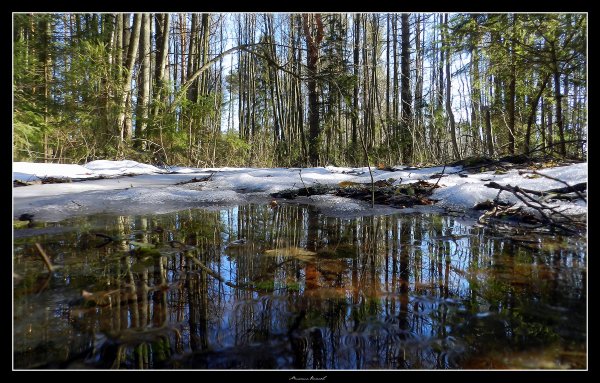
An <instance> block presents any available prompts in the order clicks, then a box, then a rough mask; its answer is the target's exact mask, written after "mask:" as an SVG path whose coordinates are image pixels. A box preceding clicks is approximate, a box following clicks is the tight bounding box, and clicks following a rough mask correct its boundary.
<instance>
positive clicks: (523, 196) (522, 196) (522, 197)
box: [479, 182, 577, 234]
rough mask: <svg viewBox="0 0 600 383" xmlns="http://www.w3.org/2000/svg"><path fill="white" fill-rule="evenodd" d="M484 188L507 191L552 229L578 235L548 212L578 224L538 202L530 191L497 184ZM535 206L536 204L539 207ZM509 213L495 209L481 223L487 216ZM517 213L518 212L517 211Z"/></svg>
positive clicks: (553, 208)
mask: <svg viewBox="0 0 600 383" xmlns="http://www.w3.org/2000/svg"><path fill="white" fill-rule="evenodd" d="M484 186H487V187H489V188H493V189H499V190H500V191H501V192H502V191H507V192H510V193H512V194H513V195H514V196H515V197H516V198H517V199H518V200H519V201H521V202H523V204H525V206H527V207H530V208H532V209H534V210H535V211H537V212H538V213H539V214H540V216H541V217H542V222H544V223H546V224H548V225H550V226H551V227H552V228H558V229H561V230H563V231H565V232H567V233H571V234H575V233H577V230H574V229H571V228H569V227H567V226H565V225H563V224H561V223H559V222H557V221H556V219H554V218H552V217H550V216H549V215H548V214H547V213H546V211H550V212H551V213H550V215H558V216H560V217H562V218H563V219H564V220H566V221H567V223H569V224H571V225H573V226H576V222H575V221H574V220H573V219H572V218H570V217H568V216H566V215H564V214H562V212H561V211H558V210H556V208H555V207H552V206H548V205H545V204H543V203H542V202H540V201H538V200H536V199H535V198H533V197H532V196H531V195H530V194H529V193H528V191H527V190H526V189H522V188H520V187H518V186H511V185H504V186H503V185H500V184H498V183H496V182H490V183H488V184H485V185H484ZM539 193H541V192H538V191H535V193H531V194H535V195H540V194H539ZM542 195H543V194H542ZM534 204H536V205H537V206H536V205H534ZM507 212H508V210H507V209H505V210H498V208H497V207H494V209H493V210H490V211H488V212H487V213H485V214H484V215H482V216H481V217H480V219H479V221H480V222H481V221H482V218H484V217H486V216H495V215H498V213H507ZM515 212H516V210H515Z"/></svg>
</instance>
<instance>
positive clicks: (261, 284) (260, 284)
mask: <svg viewBox="0 0 600 383" xmlns="http://www.w3.org/2000/svg"><path fill="white" fill-rule="evenodd" d="M254 288H256V289H258V290H264V291H273V290H275V281H257V282H254Z"/></svg>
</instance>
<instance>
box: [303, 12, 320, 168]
mask: <svg viewBox="0 0 600 383" xmlns="http://www.w3.org/2000/svg"><path fill="white" fill-rule="evenodd" d="M302 21H303V23H302V26H303V30H304V36H305V38H306V48H307V50H308V54H307V56H306V69H307V72H308V73H307V74H308V80H307V88H308V125H309V142H308V145H309V146H308V147H309V149H308V152H309V161H310V164H311V165H312V166H318V165H319V143H320V140H319V135H320V133H321V127H320V125H319V122H320V121H319V95H318V93H317V75H318V63H319V45H320V44H321V41H322V40H323V22H322V21H321V15H320V14H318V13H317V14H315V15H308V14H303V15H302Z"/></svg>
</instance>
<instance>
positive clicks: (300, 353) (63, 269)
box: [13, 205, 587, 369]
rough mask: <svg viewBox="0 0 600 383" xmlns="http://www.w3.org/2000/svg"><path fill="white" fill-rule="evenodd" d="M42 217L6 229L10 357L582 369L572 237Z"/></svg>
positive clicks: (72, 361)
mask: <svg viewBox="0 0 600 383" xmlns="http://www.w3.org/2000/svg"><path fill="white" fill-rule="evenodd" d="M45 226H46V227H44V228H32V229H23V230H17V231H15V239H14V273H16V279H15V282H14V332H13V333H14V338H13V344H14V367H15V368H18V369H21V368H99V369H100V368H102V369H104V368H120V369H161V368H187V369H232V368H233V369H282V368H285V369H500V368H511V369H539V368H553V369H563V368H577V369H580V368H586V367H587V364H586V363H587V362H586V360H587V357H586V355H587V354H586V258H587V254H586V243H585V239H578V240H576V239H573V238H559V237H551V236H544V237H541V236H540V237H536V236H532V235H524V236H516V237H515V238H514V239H513V240H510V239H507V238H506V237H505V236H503V235H500V234H497V233H491V232H489V229H483V228H478V227H469V226H465V225H463V224H461V223H459V222H457V221H456V220H455V218H453V217H444V216H440V215H436V214H418V215H417V214H415V215H392V216H379V217H363V218H357V219H340V218H331V217H326V216H323V215H321V214H320V213H319V212H318V211H316V210H314V208H310V207H305V206H294V205H282V206H279V207H277V208H275V209H271V208H270V207H267V206H258V205H247V206H240V207H236V208H232V209H227V210H221V211H204V210H186V211H181V212H177V213H172V214H165V215H145V216H92V217H87V218H85V219H81V218H80V219H76V220H71V221H65V222H61V223H57V224H46V225H45ZM97 234H102V235H103V236H98V235H97ZM106 236H108V237H111V238H107V237H106ZM234 241H237V242H234ZM36 242H38V243H39V244H40V245H41V247H42V248H43V249H44V250H45V252H46V253H47V254H48V256H49V257H50V258H51V260H52V263H53V264H54V265H55V266H57V268H56V270H55V271H54V273H53V274H52V275H50V274H49V273H48V272H47V270H46V268H45V265H44V263H43V262H42V259H41V257H40V256H39V254H38V250H37V249H36V247H35V243H36ZM144 243H147V244H153V245H154V248H147V247H146V246H145V245H142V244H144ZM206 268H208V269H209V270H208V271H209V272H207V269H206ZM219 279H221V280H219Z"/></svg>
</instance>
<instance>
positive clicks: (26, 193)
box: [13, 161, 588, 220]
mask: <svg viewBox="0 0 600 383" xmlns="http://www.w3.org/2000/svg"><path fill="white" fill-rule="evenodd" d="M397 169H401V170H397V171H385V170H376V169H373V178H374V180H375V181H378V180H388V181H390V182H393V183H394V184H400V183H402V184H405V183H411V182H417V181H419V180H426V181H429V182H434V183H435V182H436V181H437V179H438V176H436V175H439V174H440V173H442V172H444V174H445V175H446V176H444V177H442V178H441V179H440V181H439V185H440V186H442V187H440V188H439V189H436V190H435V191H434V193H433V196H432V198H434V199H437V200H439V202H438V203H437V205H438V206H441V207H452V208H455V209H464V210H466V209H470V208H472V207H473V206H474V205H475V204H476V203H479V202H482V201H485V200H487V199H494V198H495V197H496V196H497V194H498V190H496V189H491V188H488V187H486V186H485V184H486V183H488V182H490V181H494V182H497V183H499V184H501V185H508V184H510V185H512V186H520V187H522V188H526V189H532V190H540V191H543V190H548V189H553V188H558V187H563V186H564V184H562V183H560V182H557V181H554V180H551V179H548V178H545V177H536V176H532V175H531V173H530V172H523V174H519V171H518V170H511V171H508V172H506V173H505V174H495V172H491V171H490V172H483V173H477V174H468V176H467V177H460V176H459V175H458V172H460V171H461V169H462V168H461V167H446V168H443V167H442V166H436V167H431V168H423V169H408V168H397ZM539 172H540V173H542V174H546V175H548V176H551V177H554V178H558V179H561V180H563V181H565V182H568V183H569V184H571V185H574V184H577V183H581V182H587V173H588V169H587V163H581V164H574V165H569V166H563V167H555V168H548V169H543V170H540V171H539ZM123 174H128V175H129V174H138V175H137V176H135V177H121V178H111V179H99V180H98V179H96V180H86V181H82V182H73V183H61V184H44V185H32V186H26V187H16V188H14V189H13V197H14V198H13V201H14V204H13V213H14V216H19V215H20V214H22V213H31V214H36V216H37V218H38V219H40V220H44V219H46V220H55V219H62V218H65V217H68V216H71V215H78V214H91V213H95V212H110V213H116V214H135V213H136V212H138V213H141V212H157V213H158V212H161V213H162V212H168V211H175V210H179V209H184V208H187V207H194V206H211V205H217V206H231V205H235V204H241V203H246V202H249V201H252V202H258V203H261V202H264V203H266V202H268V201H269V200H270V199H271V197H270V193H274V192H277V191H281V190H283V189H288V188H301V187H304V186H306V187H308V186H314V185H319V184H324V185H335V184H338V183H339V182H341V181H350V182H359V183H369V182H370V181H371V178H370V175H369V170H368V168H367V167H359V168H347V167H333V166H328V167H326V168H323V167H319V168H302V169H300V168H273V169H265V168H262V169H257V168H188V167H178V168H170V169H169V172H167V171H165V170H163V169H159V168H156V167H154V166H152V165H146V164H141V163H138V162H135V161H93V162H90V163H88V164H86V165H85V166H80V165H62V164H34V163H25V162H15V163H13V180H14V179H20V180H25V181H27V180H33V179H36V178H43V177H62V178H71V179H78V180H81V179H85V178H93V177H98V176H99V175H103V176H109V177H115V176H119V175H123ZM211 174H212V176H211V177H210V180H208V181H202V182H193V183H182V182H185V181H190V180H192V179H193V178H196V179H202V178H204V177H206V176H208V175H211ZM432 177H434V178H432ZM178 183H182V184H179V185H176V184H178ZM500 197H501V199H503V200H505V201H509V202H515V203H518V200H517V199H516V198H515V197H514V196H513V195H512V194H511V193H508V192H502V193H501V196H500ZM298 201H299V202H300V201H301V202H306V203H310V204H313V205H315V206H317V207H318V208H319V209H320V210H321V211H322V212H323V213H324V214H328V215H332V216H348V217H349V216H358V215H371V214H388V213H389V211H390V209H391V208H389V207H380V208H378V210H375V211H373V210H372V209H371V208H370V206H369V204H368V203H366V202H361V201H356V200H351V199H347V198H340V197H334V196H331V195H324V196H313V197H310V198H305V199H299V200H298ZM557 206H558V205H557ZM560 207H561V209H562V208H564V209H565V212H564V213H566V214H583V213H586V212H587V204H586V203H585V202H584V201H581V200H578V201H574V202H572V203H570V202H563V201H561V202H560ZM392 210H393V211H394V212H397V211H399V210H395V209H392Z"/></svg>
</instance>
